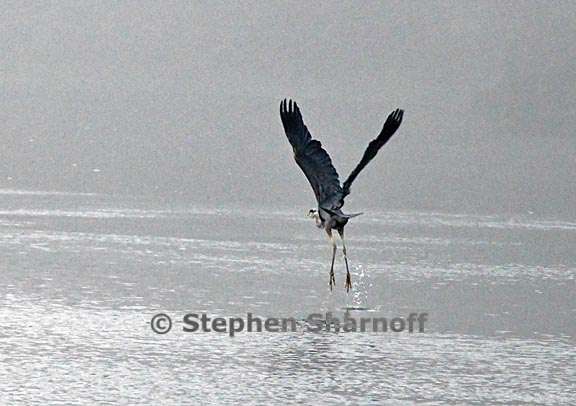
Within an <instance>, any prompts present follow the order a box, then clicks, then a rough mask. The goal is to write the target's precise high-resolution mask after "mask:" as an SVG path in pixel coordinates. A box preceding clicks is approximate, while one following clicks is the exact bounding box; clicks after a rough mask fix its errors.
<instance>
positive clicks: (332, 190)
mask: <svg viewBox="0 0 576 406" xmlns="http://www.w3.org/2000/svg"><path fill="white" fill-rule="evenodd" d="M403 115H404V112H403V111H402V110H400V109H396V110H395V111H393V112H392V113H391V114H390V115H389V116H388V118H387V120H386V122H385V123H384V127H383V128H382V131H380V134H379V135H378V137H376V138H375V139H374V140H372V141H371V142H370V143H369V144H368V147H367V148H366V151H364V155H363V156H362V159H361V160H360V162H359V163H358V165H356V167H355V168H354V170H353V171H352V172H351V173H350V175H349V176H348V178H347V179H346V181H345V182H344V183H343V184H340V180H339V177H338V172H336V169H335V168H334V166H333V165H332V160H331V159H330V155H328V153H327V152H326V150H324V148H322V144H321V143H320V141H318V140H315V139H313V138H312V136H311V135H310V132H309V131H308V128H307V127H306V125H304V121H303V119H302V114H301V113H300V109H299V108H298V105H297V104H296V102H293V101H292V100H289V101H287V100H283V101H282V102H281V103H280V118H281V120H282V125H283V126H284V131H285V132H286V136H287V138H288V141H289V142H290V145H292V149H293V151H294V159H295V161H296V163H297V164H298V166H299V167H300V169H302V171H303V172H304V175H306V178H307V179H308V182H309V183H310V186H312V190H313V191H314V195H315V196H316V201H317V202H318V209H317V210H314V209H311V210H310V211H309V212H308V216H309V217H312V218H314V220H315V222H316V226H317V227H319V228H323V229H324V230H325V231H326V233H327V235H328V238H329V239H330V242H331V244H332V264H331V266H330V289H332V286H333V285H334V284H335V282H336V281H335V278H334V258H335V256H336V249H337V247H336V242H335V240H334V236H333V234H332V230H337V231H338V234H339V235H340V238H341V240H342V252H343V254H344V262H345V263H346V285H345V287H346V290H347V291H349V290H350V289H351V288H352V281H351V278H350V270H349V267H348V256H347V253H346V244H345V242H344V227H345V226H346V224H347V223H348V221H349V220H350V219H351V218H353V217H356V216H358V215H360V214H362V213H354V214H345V213H343V212H342V206H344V198H345V197H346V196H347V195H348V194H350V187H351V185H352V182H354V179H356V177H357V176H358V174H359V173H360V172H361V171H362V169H364V167H365V166H366V165H367V164H368V162H370V161H371V160H372V159H373V158H374V157H375V156H376V154H377V153H378V151H379V150H380V148H381V147H382V146H383V145H384V144H385V143H386V142H387V141H388V140H389V139H390V138H391V137H392V135H393V134H394V133H395V132H396V130H397V129H398V127H400V123H401V122H402V117H403Z"/></svg>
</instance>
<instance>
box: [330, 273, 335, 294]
mask: <svg viewBox="0 0 576 406" xmlns="http://www.w3.org/2000/svg"><path fill="white" fill-rule="evenodd" d="M333 286H336V278H334V269H330V291H332V287H333Z"/></svg>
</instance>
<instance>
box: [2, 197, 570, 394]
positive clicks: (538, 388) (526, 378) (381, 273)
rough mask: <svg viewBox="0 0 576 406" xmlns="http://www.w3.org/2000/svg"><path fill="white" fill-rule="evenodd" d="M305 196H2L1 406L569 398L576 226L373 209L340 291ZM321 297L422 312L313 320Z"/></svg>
mask: <svg viewBox="0 0 576 406" xmlns="http://www.w3.org/2000/svg"><path fill="white" fill-rule="evenodd" d="M307 209H308V208H307V207H302V208H295V209H293V210H277V211H264V212H263V211H262V210H257V209H238V208H234V209H226V208H202V207H193V206H184V205H180V206H178V205H175V204H165V203H158V202H152V201H146V200H145V199H141V198H132V197H118V196H103V195H90V194H86V195H81V194H64V193H62V194H58V193H24V192H17V191H4V192H2V193H0V249H1V250H2V251H1V252H2V256H1V257H0V320H1V321H0V357H1V359H0V376H1V377H2V378H1V379H0V404H3V405H4V404H6V405H12V404H34V403H37V404H89V405H92V404H117V403H120V404H160V403H162V404H174V405H176V404H254V405H256V404H266V403H268V404H270V403H271V404H274V403H280V402H282V403H288V404H290V403H299V402H300V403H314V404H390V405H397V404H413V403H427V404H508V403H509V404H546V405H570V404H574V403H576V395H575V388H576V350H575V347H574V345H575V343H576V342H575V337H576V321H575V320H576V318H575V316H576V302H575V300H574V297H576V296H575V294H576V289H575V287H576V284H575V276H576V255H575V252H576V250H575V248H576V223H574V222H570V221H561V220H551V219H538V218H535V217H534V216H531V215H518V216H511V217H499V216H472V215H461V214H445V213H444V214H441V213H419V212H368V213H366V214H365V215H364V216H361V217H359V218H356V219H354V220H353V221H351V223H350V225H349V226H348V227H347V229H346V234H347V246H348V251H349V258H350V265H351V268H352V274H353V275H352V282H353V284H354V288H353V291H352V292H351V293H350V294H346V292H345V289H344V280H345V278H344V276H345V268H344V263H343V260H342V258H341V257H340V255H339V256H338V257H337V260H336V282H337V288H336V289H335V290H334V292H332V293H331V292H330V289H329V287H328V269H329V268H328V267H329V260H330V249H329V246H328V244H327V240H326V238H325V236H324V235H323V234H322V233H323V232H321V231H319V230H317V229H316V228H315V227H314V225H313V222H312V221H311V220H310V219H307V218H306V217H305V213H306V212H307ZM346 309H360V310H346ZM159 312H162V313H166V314H168V315H169V316H171V317H172V319H173V321H174V325H173V328H172V330H171V331H170V332H168V333H167V334H164V335H158V334H155V333H154V332H153V331H152V329H151V326H150V319H151V317H152V316H153V315H155V314H156V313H159ZM326 312H331V313H332V314H333V315H335V316H340V317H343V316H344V314H345V313H346V312H347V314H348V315H350V316H353V317H388V318H392V317H397V316H398V317H407V316H408V314H409V313H412V312H415V313H423V312H425V313H428V321H427V324H426V326H425V327H426V328H425V331H424V332H423V333H419V332H414V333H412V334H410V333H408V332H402V333H394V332H390V331H389V332H364V333H362V332H355V333H354V332H351V333H344V332H340V333H335V332H333V331H330V332H326V331H322V332H320V333H314V332H310V331H308V330H307V329H306V328H305V324H304V323H300V321H302V320H304V319H305V318H306V317H307V316H308V315H309V314H312V313H321V314H324V313H326ZM187 313H206V314H208V315H210V316H211V317H216V316H219V317H241V318H246V315H247V313H252V314H253V315H255V316H258V317H262V318H264V317H293V318H295V319H297V320H298V321H299V323H298V328H297V329H296V331H294V332H292V331H289V332H281V333H271V332H260V333H256V332H252V333H248V332H241V333H238V334H237V335H236V336H235V337H229V336H228V334H222V333H215V332H204V333H199V332H194V333H186V332H184V331H182V327H183V325H182V322H181V320H182V317H183V316H184V315H185V314H187Z"/></svg>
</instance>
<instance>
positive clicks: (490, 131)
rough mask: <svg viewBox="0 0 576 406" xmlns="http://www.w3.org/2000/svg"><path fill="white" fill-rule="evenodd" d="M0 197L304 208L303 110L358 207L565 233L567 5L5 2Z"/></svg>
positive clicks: (569, 102) (572, 189) (570, 33)
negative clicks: (521, 219) (374, 144)
mask: <svg viewBox="0 0 576 406" xmlns="http://www.w3.org/2000/svg"><path fill="white" fill-rule="evenodd" d="M0 8H1V20H0V35H1V37H2V38H3V40H2V42H1V43H0V50H1V51H0V55H1V58H2V64H1V67H0V81H1V87H2V92H1V95H2V109H1V115H2V117H1V119H2V123H3V125H2V128H1V130H0V137H1V140H2V149H1V157H0V158H1V160H0V187H7V188H27V189H41V190H74V191H94V192H105V193H108V192H110V193H123V194H139V193H142V194H151V195H155V196H161V197H163V198H165V199H174V200H189V201H191V202H201V203H203V204H204V203H207V204H211V205H221V204H224V203H227V204H231V203H234V204H239V205H242V204H256V205H261V206H264V207H265V206H274V207H276V206H289V207H296V208H298V207H302V210H303V211H306V210H307V209H308V208H310V207H313V206H314V205H315V201H314V195H313V193H312V191H311V189H310V187H309V186H308V184H307V181H306V179H305V177H304V175H303V174H302V173H301V172H300V170H299V168H298V167H297V166H296V164H295V163H294V162H293V160H292V156H291V149H290V147H289V144H288V142H287V140H286V139H285V136H284V134H283V130H282V126H281V124H280V119H279V115H278V105H279V102H280V100H281V99H282V98H284V97H293V98H294V99H296V100H297V101H298V102H299V104H300V106H301V110H302V112H303V115H304V120H305V122H306V124H307V125H308V128H309V129H310V131H311V132H312V134H313V135H314V136H315V137H316V138H318V139H319V140H320V141H322V143H323V145H324V146H325V147H326V149H327V150H328V152H329V153H330V154H331V156H332V158H333V161H334V163H335V166H336V169H337V170H338V172H339V173H340V176H341V178H342V179H343V178H345V177H346V176H347V175H348V173H349V172H350V170H351V169H352V168H353V167H354V165H355V164H356V163H357V161H358V160H359V159H360V157H361V155H362V152H363V150H364V148H365V147H366V145H367V143H368V142H369V141H370V140H371V139H372V138H373V137H375V136H376V135H377V134H378V132H379V130H380V128H381V126H382V124H383V122H384V120H385V118H386V116H387V115H388V113H389V112H390V111H392V110H393V109H394V108H396V107H401V108H403V109H405V111H406V113H405V116H404V122H403V124H402V126H401V128H400V130H399V131H398V133H397V134H396V135H395V136H394V138H393V139H392V140H391V141H390V143H389V144H388V145H387V146H386V147H385V148H384V149H383V150H382V151H381V152H380V154H379V155H378V157H377V158H376V159H375V160H374V161H373V162H372V163H371V164H370V165H369V166H368V167H367V169H366V170H365V171H364V172H363V173H362V174H361V175H360V176H359V177H358V179H357V181H356V182H355V184H354V186H353V191H352V194H351V195H350V196H349V198H348V200H347V205H346V207H345V209H346V210H347V211H351V212H353V211H360V210H363V209H365V208H379V209H383V210H385V209H402V208H405V209H422V208H423V209H429V210H449V211H456V212H466V211H479V212H515V213H527V212H529V211H535V212H536V213H545V214H552V215H556V214H558V215H570V216H574V215H576V208H575V197H576V183H575V181H574V177H575V176H576V137H575V133H574V128H576V98H575V96H576V86H575V84H576V64H575V60H576V30H575V29H574V27H575V26H574V22H575V21H576V4H575V3H574V2H571V1H567V2H545V1H542V2H491V1H473V2H465V1H443V2H434V3H432V2H405V1H398V2H396V1H394V2H392V1H390V2H356V1H353V2H352V1H350V2H335V1H334V2H315V3H314V4H310V3H308V2H271V1H266V2H265V1H259V2H239V3H235V2H234V3H233V2H196V1H186V2H184V1H182V2H168V1H162V2H160V1H158V2H144V1H133V2H130V1H123V2H113V1H59V2H44V1H37V2H28V1H21V0H19V1H5V2H3V3H2V5H0Z"/></svg>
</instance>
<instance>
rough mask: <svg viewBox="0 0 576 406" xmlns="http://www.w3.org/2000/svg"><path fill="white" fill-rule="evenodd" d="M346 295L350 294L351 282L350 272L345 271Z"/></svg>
mask: <svg viewBox="0 0 576 406" xmlns="http://www.w3.org/2000/svg"><path fill="white" fill-rule="evenodd" d="M345 287H346V293H348V292H350V289H352V280H351V279H350V271H348V270H347V271H346V285H345Z"/></svg>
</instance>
